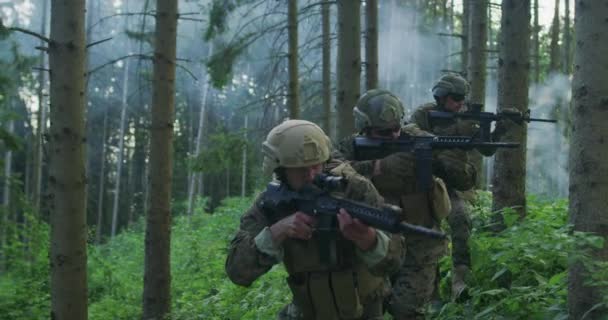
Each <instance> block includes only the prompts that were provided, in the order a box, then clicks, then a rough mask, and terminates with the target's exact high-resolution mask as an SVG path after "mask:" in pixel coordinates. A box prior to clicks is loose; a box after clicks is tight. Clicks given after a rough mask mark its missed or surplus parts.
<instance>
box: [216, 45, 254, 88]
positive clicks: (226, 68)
mask: <svg viewBox="0 0 608 320" xmlns="http://www.w3.org/2000/svg"><path fill="white" fill-rule="evenodd" d="M252 37H253V34H247V35H245V36H243V37H241V38H240V39H239V40H238V41H235V42H233V43H228V44H226V43H224V44H220V45H219V46H218V47H219V49H218V50H216V51H215V53H214V54H213V55H212V56H211V57H210V58H209V61H207V69H208V71H209V75H210V77H211V83H212V84H213V86H214V87H216V88H222V87H224V86H226V85H227V84H228V82H229V81H230V80H231V79H232V67H233V65H234V62H235V61H236V59H237V58H238V57H239V55H241V54H242V53H243V52H245V49H246V48H247V46H248V43H247V41H248V40H249V39H250V38H252Z"/></svg>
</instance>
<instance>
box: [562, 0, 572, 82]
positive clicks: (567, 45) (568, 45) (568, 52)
mask: <svg viewBox="0 0 608 320" xmlns="http://www.w3.org/2000/svg"><path fill="white" fill-rule="evenodd" d="M564 7H565V9H564V11H565V12H564V59H563V61H564V63H563V65H562V66H563V72H564V73H565V74H570V73H572V59H571V58H572V32H571V31H570V27H571V26H570V0H564Z"/></svg>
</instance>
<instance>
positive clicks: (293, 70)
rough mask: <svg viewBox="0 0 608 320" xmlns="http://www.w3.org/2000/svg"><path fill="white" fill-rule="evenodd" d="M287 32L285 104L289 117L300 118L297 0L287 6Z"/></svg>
mask: <svg viewBox="0 0 608 320" xmlns="http://www.w3.org/2000/svg"><path fill="white" fill-rule="evenodd" d="M287 33H288V37H289V54H288V55H289V62H288V65H289V92H288V94H287V105H288V106H289V118H290V119H299V118H300V84H299V80H298V1H297V0H289V1H288V8H287Z"/></svg>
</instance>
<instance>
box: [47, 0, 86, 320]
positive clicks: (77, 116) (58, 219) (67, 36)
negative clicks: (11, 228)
mask: <svg viewBox="0 0 608 320" xmlns="http://www.w3.org/2000/svg"><path fill="white" fill-rule="evenodd" d="M84 14H85V1H84V0H70V1H65V2H61V3H59V2H56V1H53V2H52V3H51V38H50V39H51V40H50V42H49V45H48V53H49V66H50V70H51V92H50V93H51V112H50V119H51V127H50V134H49V145H50V148H49V158H50V166H49V187H50V193H51V199H52V200H51V205H50V207H51V208H50V209H51V215H50V225H51V249H50V268H51V270H50V273H51V318H52V319H86V318H87V274H86V270H87V248H86V238H87V229H86V226H87V225H86V212H85V211H86V204H85V201H86V173H85V158H84V141H85V137H84V133H85V130H84V108H85V106H84V105H85V103H84V102H85V101H84V95H85V94H84V91H85V63H86V45H85V30H84V29H85V28H84V22H85V19H84Z"/></svg>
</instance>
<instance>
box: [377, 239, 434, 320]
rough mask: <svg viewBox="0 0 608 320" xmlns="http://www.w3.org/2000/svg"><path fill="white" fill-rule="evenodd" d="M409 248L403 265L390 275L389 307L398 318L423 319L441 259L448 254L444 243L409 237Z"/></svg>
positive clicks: (403, 319)
mask: <svg viewBox="0 0 608 320" xmlns="http://www.w3.org/2000/svg"><path fill="white" fill-rule="evenodd" d="M406 248H407V251H406V255H405V259H404V262H403V265H402V266H401V268H400V269H399V271H398V272H397V273H396V274H394V275H393V276H392V277H391V285H392V290H391V294H390V296H389V298H388V300H387V301H386V302H387V303H386V305H387V309H388V312H389V313H390V314H391V315H392V316H393V318H394V319H397V320H405V319H408V320H409V319H424V314H425V309H426V305H427V304H428V303H429V302H430V300H431V297H432V294H433V289H434V287H435V281H436V279H437V266H438V262H439V259H440V258H441V257H442V256H443V255H444V254H445V242H443V241H439V240H433V239H428V238H423V237H417V236H410V237H408V239H407V241H406Z"/></svg>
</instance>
